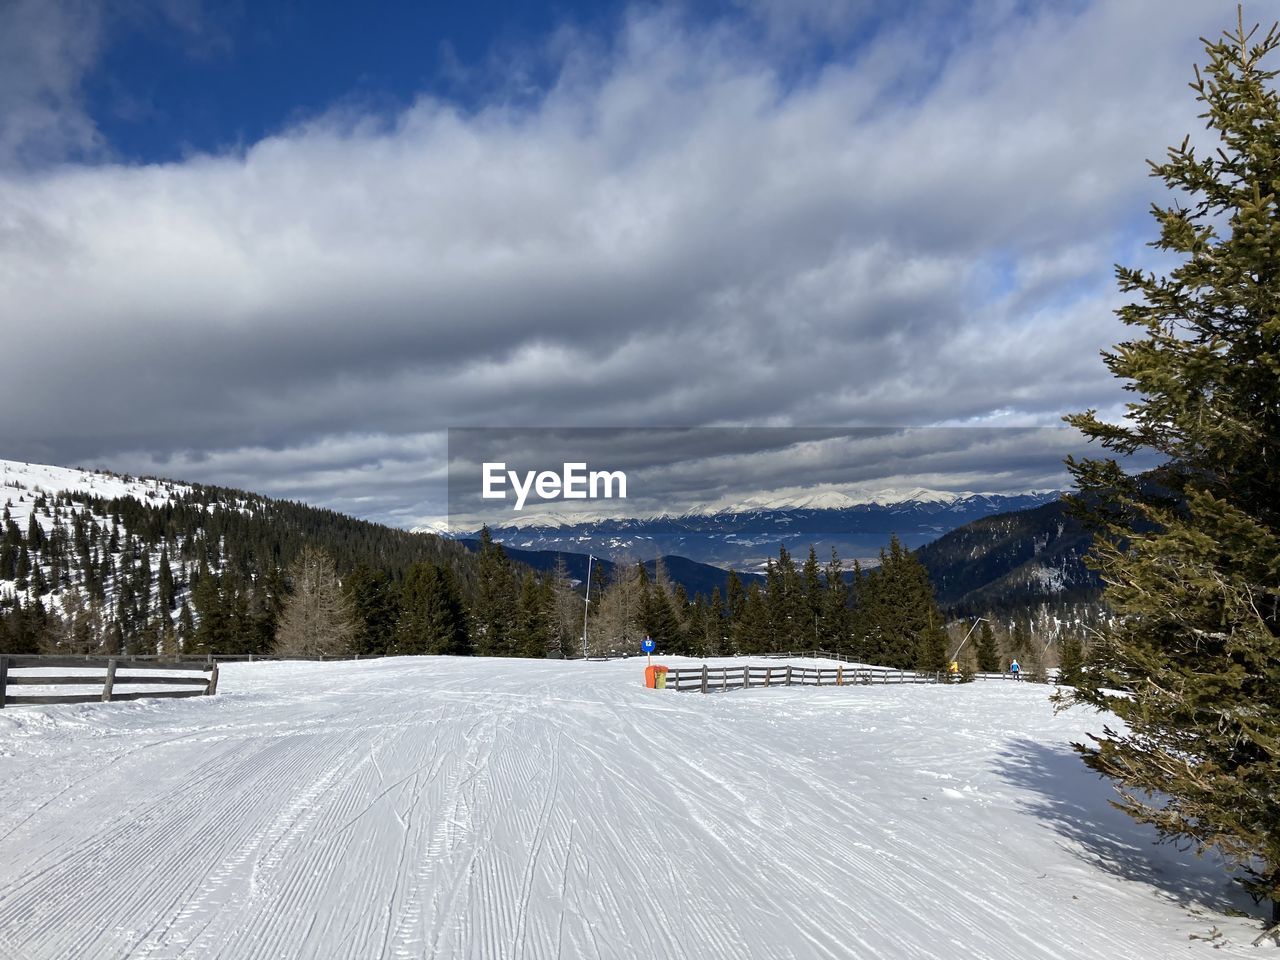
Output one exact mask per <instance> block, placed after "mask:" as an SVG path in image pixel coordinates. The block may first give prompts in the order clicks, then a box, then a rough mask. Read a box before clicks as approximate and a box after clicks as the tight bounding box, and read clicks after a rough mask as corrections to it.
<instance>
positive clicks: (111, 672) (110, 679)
mask: <svg viewBox="0 0 1280 960" xmlns="http://www.w3.org/2000/svg"><path fill="white" fill-rule="evenodd" d="M115 685H116V662H115V660H108V661H107V679H106V682H105V683H103V685H102V700H103V702H104V703H109V702H110V701H111V688H112V687H114V686H115Z"/></svg>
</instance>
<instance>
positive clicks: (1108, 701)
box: [1067, 22, 1280, 923]
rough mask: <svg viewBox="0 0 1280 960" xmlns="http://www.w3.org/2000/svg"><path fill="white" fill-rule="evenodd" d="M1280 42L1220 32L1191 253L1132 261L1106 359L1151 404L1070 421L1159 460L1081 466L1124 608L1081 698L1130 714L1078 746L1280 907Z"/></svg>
mask: <svg viewBox="0 0 1280 960" xmlns="http://www.w3.org/2000/svg"><path fill="white" fill-rule="evenodd" d="M1278 46H1280V30H1278V29H1277V27H1273V28H1272V29H1271V30H1270V31H1268V32H1267V33H1266V34H1265V36H1259V35H1258V34H1257V32H1256V28H1255V30H1254V31H1246V30H1245V28H1244V25H1243V22H1241V23H1240V25H1239V27H1238V28H1237V30H1236V31H1235V32H1232V33H1227V34H1224V35H1223V37H1222V38H1221V39H1219V40H1217V41H1212V42H1207V43H1206V47H1205V49H1206V54H1207V57H1208V65H1207V67H1206V69H1205V71H1204V72H1203V73H1201V72H1200V70H1199V69H1197V71H1196V79H1195V82H1194V83H1193V84H1192V87H1193V89H1194V90H1195V92H1196V95H1197V99H1198V100H1199V101H1200V103H1201V104H1202V106H1203V110H1204V112H1203V114H1202V115H1203V116H1204V117H1205V118H1206V119H1207V121H1208V126H1209V128H1210V130H1211V132H1212V134H1213V135H1215V136H1216V138H1217V140H1218V141H1219V142H1218V144H1217V147H1218V149H1215V150H1211V151H1210V152H1208V153H1206V154H1204V155H1199V154H1198V153H1197V152H1196V150H1195V148H1193V147H1192V146H1191V145H1190V142H1189V139H1188V140H1184V141H1183V142H1182V143H1181V144H1180V145H1179V146H1176V147H1173V148H1171V149H1170V150H1169V152H1168V155H1167V157H1166V159H1165V160H1164V162H1162V163H1159V164H1153V167H1152V169H1153V173H1154V175H1155V176H1157V177H1159V178H1161V179H1162V180H1163V181H1164V182H1165V184H1166V186H1167V187H1169V188H1170V189H1172V190H1177V191H1182V192H1183V194H1184V195H1185V198H1186V202H1185V204H1184V203H1182V202H1176V201H1175V202H1174V203H1173V204H1172V205H1171V206H1168V207H1159V206H1157V207H1155V208H1153V213H1154V216H1155V219H1156V220H1157V222H1158V223H1159V227H1160V234H1159V238H1158V239H1157V240H1156V241H1155V242H1154V244H1153V246H1155V248H1156V249H1157V250H1159V251H1161V253H1162V254H1165V255H1168V256H1169V257H1171V258H1176V260H1177V264H1176V266H1174V267H1173V269H1171V270H1170V271H1169V272H1168V273H1167V274H1164V275H1157V274H1152V273H1146V272H1143V271H1141V270H1136V269H1127V268H1121V269H1119V270H1118V271H1117V275H1118V279H1119V284H1120V288H1121V290H1122V291H1123V292H1125V293H1127V294H1133V295H1135V298H1136V299H1135V301H1134V302H1132V303H1130V304H1128V305H1127V306H1124V307H1122V308H1121V309H1120V310H1119V311H1118V315H1119V317H1120V319H1121V321H1122V322H1123V323H1124V324H1126V325H1127V326H1129V327H1131V328H1133V330H1134V334H1133V339H1131V340H1128V341H1126V342H1124V343H1121V344H1120V345H1118V346H1117V347H1115V348H1114V350H1113V352H1110V353H1107V354H1104V357H1105V362H1106V365H1107V367H1108V368H1109V369H1110V370H1111V372H1112V373H1113V374H1114V375H1115V376H1116V377H1118V378H1120V379H1122V380H1124V381H1125V382H1126V383H1125V386H1126V388H1127V389H1129V390H1131V391H1133V392H1134V393H1135V394H1136V395H1137V399H1135V400H1134V401H1133V402H1131V403H1130V404H1129V405H1128V417H1127V418H1126V421H1125V422H1124V423H1122V424H1111V423H1105V422H1103V421H1102V420H1100V419H1098V417H1097V416H1096V414H1095V412H1094V411H1088V412H1086V413H1083V414H1078V415H1075V416H1071V417H1068V418H1067V419H1068V421H1069V422H1070V423H1072V424H1073V425H1074V426H1076V427H1077V428H1079V429H1080V430H1081V431H1082V432H1084V434H1085V435H1086V436H1088V437H1089V438H1091V439H1094V440H1098V441H1100V442H1101V444H1102V446H1103V447H1104V448H1106V449H1108V450H1111V451H1114V452H1115V453H1118V454H1121V455H1129V454H1132V453H1135V452H1139V451H1146V452H1154V453H1155V454H1157V455H1158V456H1159V457H1160V458H1161V459H1162V460H1163V462H1164V464H1165V465H1164V466H1163V467H1162V468H1160V469H1158V470H1157V471H1156V472H1155V473H1154V475H1153V476H1152V477H1150V478H1146V479H1137V478H1131V477H1128V476H1126V475H1125V474H1124V473H1123V472H1122V470H1121V468H1120V466H1119V465H1118V464H1117V463H1116V462H1115V461H1114V460H1111V459H1084V460H1080V461H1076V460H1071V461H1069V466H1070V468H1071V471H1072V473H1073V475H1074V479H1075V482H1076V485H1077V488H1078V496H1077V497H1076V499H1075V505H1076V507H1077V508H1078V509H1079V510H1080V511H1081V513H1082V515H1084V516H1086V517H1087V518H1088V519H1089V520H1090V521H1091V522H1092V523H1093V524H1094V526H1095V529H1096V533H1095V540H1094V543H1095V546H1094V549H1093V551H1092V561H1093V563H1094V564H1095V566H1096V568H1097V569H1098V570H1099V571H1100V572H1101V574H1102V576H1103V578H1104V580H1105V581H1106V583H1107V588H1106V600H1107V602H1108V604H1109V606H1110V607H1111V609H1112V610H1113V612H1114V613H1115V614H1116V617H1115V620H1114V621H1113V623H1112V624H1111V625H1110V626H1109V627H1108V628H1106V629H1105V630H1104V633H1103V636H1102V637H1101V639H1100V640H1098V641H1096V642H1095V643H1094V652H1093V656H1092V659H1091V664H1090V668H1089V670H1088V672H1087V681H1086V682H1085V683H1084V684H1083V685H1082V686H1080V687H1078V688H1077V689H1076V691H1075V692H1074V693H1073V694H1071V695H1070V698H1071V699H1072V700H1074V701H1077V702H1083V703H1087V704H1091V705H1093V706H1096V707H1098V708H1100V709H1104V710H1108V711H1111V712H1113V713H1115V714H1116V715H1117V716H1119V717H1120V719H1121V720H1122V721H1123V722H1124V726H1123V728H1121V729H1119V730H1116V729H1112V728H1110V727H1107V728H1106V729H1105V730H1104V732H1103V734H1102V735H1101V736H1099V737H1097V738H1095V739H1094V740H1093V742H1092V743H1091V744H1089V745H1084V746H1081V747H1080V750H1081V752H1082V754H1083V755H1084V759H1085V762H1086V763H1087V764H1088V765H1089V766H1090V767H1092V768H1093V769H1094V770H1097V771H1099V772H1100V773H1103V774H1105V775H1107V776H1109V777H1112V778H1113V779H1115V780H1116V782H1117V785H1118V787H1119V789H1120V793H1121V797H1122V800H1121V805H1122V807H1123V808H1124V809H1125V810H1126V811H1127V812H1129V813H1130V814H1131V815H1133V816H1134V817H1135V818H1137V819H1138V820H1140V821H1143V822H1146V823H1150V824H1152V825H1154V826H1155V828H1156V829H1157V830H1158V831H1159V833H1160V835H1161V836H1162V837H1165V838H1169V839H1178V840H1183V841H1188V842H1190V843H1191V844H1193V845H1194V846H1195V847H1197V848H1198V849H1202V848H1208V847H1212V848H1216V849H1218V850H1219V851H1221V852H1222V853H1223V854H1225V855H1226V857H1227V858H1228V860H1229V861H1231V862H1232V863H1233V864H1235V865H1238V866H1239V868H1240V870H1241V871H1242V874H1243V881H1244V883H1245V885H1246V887H1247V888H1248V890H1249V891H1250V892H1251V893H1252V894H1253V895H1254V896H1256V897H1258V898H1260V899H1262V900H1269V901H1270V902H1271V910H1272V917H1273V920H1274V921H1275V922H1278V923H1280V802H1277V795H1276V784H1277V783H1280V696H1277V690H1280V586H1278V584H1280V496H1277V491H1280V457H1278V456H1277V450H1280V312H1278V311H1277V307H1276V304H1277V303H1278V302H1280V258H1278V256H1277V251H1280V206H1278V201H1277V190H1278V189H1280V149H1277V144H1280V95H1278V94H1277V90H1276V83H1275V78H1276V76H1277V71H1276V70H1274V69H1267V68H1266V66H1264V61H1266V59H1267V58H1268V57H1270V56H1273V55H1274V54H1275V51H1276V48H1277V47H1278Z"/></svg>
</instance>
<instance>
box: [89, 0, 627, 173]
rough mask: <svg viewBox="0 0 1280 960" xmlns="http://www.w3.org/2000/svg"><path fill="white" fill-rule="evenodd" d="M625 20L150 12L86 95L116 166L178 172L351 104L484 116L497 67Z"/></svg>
mask: <svg viewBox="0 0 1280 960" xmlns="http://www.w3.org/2000/svg"><path fill="white" fill-rule="evenodd" d="M623 12H624V8H622V7H620V6H616V5H615V6H612V7H611V6H610V5H608V4H599V3H557V4H547V5H543V4H535V3H499V2H491V0H477V2H470V3H458V4H454V3H421V2H420V3H409V2H385V3H381V2H380V3H374V4H355V3H346V2H315V3H300V2H280V0H267V2H255V3H252V4H245V3H228V4H225V5H220V4H211V5H209V6H207V7H203V8H200V9H199V10H198V12H196V13H190V12H188V17H190V19H186V20H183V19H180V18H175V17H173V16H171V15H167V14H166V13H165V11H163V10H155V9H152V10H149V11H145V12H142V13H137V12H134V13H132V14H128V13H125V14H120V15H118V16H117V17H115V18H113V22H112V23H110V24H109V26H108V28H107V29H108V43H107V46H106V47H105V49H104V51H103V55H102V57H101V59H100V60H99V61H98V62H97V63H96V64H95V66H94V67H93V69H92V70H90V71H89V72H88V73H87V74H86V76H85V87H86V90H87V92H88V96H89V108H90V111H91V113H92V115H93V117H94V119H95V121H96V122H97V123H98V126H99V128H100V129H101V131H102V132H103V134H104V135H105V137H106V138H107V140H108V141H109V143H110V144H111V146H112V148H114V150H115V152H116V154H117V155H118V156H119V157H121V158H123V159H127V160H129V161H137V162H155V161H170V160H174V159H178V158H180V157H182V156H183V155H185V154H188V153H190V152H192V151H205V152H218V151H221V150H224V149H227V148H236V147H241V146H244V145H246V144H251V143H254V142H256V141H257V140H260V139H261V138H262V137H264V136H266V135H268V134H270V133H274V132H277V131H279V130H281V129H283V128H285V127H287V126H289V125H291V124H293V123H296V122H298V121H299V120H300V119H303V118H306V117H309V116H316V115H320V114H323V113H324V112H326V111H328V110H329V109H331V108H332V107H334V106H335V105H337V104H342V103H349V104H351V105H352V106H353V107H358V108H362V109H374V110H379V111H385V112H389V113H390V112H394V111H396V110H399V109H403V108H404V107H405V106H407V105H408V104H409V103H411V102H412V101H413V99H414V98H416V97H417V96H419V95H421V94H424V93H430V94H435V95H439V96H447V97H450V98H453V99H456V100H458V101H459V102H462V103H472V104H474V103H475V102H476V100H477V99H478V98H480V97H482V96H484V95H485V94H486V93H488V92H490V91H489V90H488V84H487V82H486V83H484V84H479V83H477V82H470V81H469V79H468V75H469V74H471V75H474V74H478V73H481V72H485V73H487V72H488V69H489V64H490V62H491V59H492V58H493V57H495V56H500V55H502V54H503V53H504V52H505V53H507V54H508V55H512V56H517V57H520V58H521V59H522V61H523V62H524V63H525V64H528V65H529V66H530V67H532V66H533V58H532V57H531V56H530V54H531V52H533V51H536V50H537V49H538V48H539V47H541V46H542V45H543V44H544V43H545V42H546V39H547V38H548V37H549V36H550V35H551V34H553V33H554V32H555V31H557V30H561V29H564V28H565V27H566V26H573V27H574V28H576V29H581V30H585V31H589V32H592V33H594V34H600V33H601V32H602V31H603V32H605V33H607V31H608V27H609V26H610V25H611V23H612V22H613V21H614V20H616V18H618V17H620V16H621V15H622V14H623ZM528 79H530V80H532V81H534V82H537V83H545V82H547V80H548V79H549V76H548V75H547V74H546V73H545V72H544V73H543V74H542V75H537V74H536V73H535V74H533V75H531V76H530V77H529V78H528Z"/></svg>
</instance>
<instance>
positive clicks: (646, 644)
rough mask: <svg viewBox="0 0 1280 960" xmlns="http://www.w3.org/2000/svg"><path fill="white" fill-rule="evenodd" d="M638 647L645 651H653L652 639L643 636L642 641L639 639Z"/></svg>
mask: <svg viewBox="0 0 1280 960" xmlns="http://www.w3.org/2000/svg"><path fill="white" fill-rule="evenodd" d="M640 649H641V650H643V651H644V652H645V653H653V641H652V640H651V639H649V638H648V637H645V638H644V639H643V640H642V641H640Z"/></svg>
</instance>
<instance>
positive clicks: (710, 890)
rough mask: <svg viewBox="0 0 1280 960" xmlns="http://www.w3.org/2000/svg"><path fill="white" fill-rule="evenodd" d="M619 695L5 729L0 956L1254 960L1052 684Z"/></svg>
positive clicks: (277, 678)
mask: <svg viewBox="0 0 1280 960" xmlns="http://www.w3.org/2000/svg"><path fill="white" fill-rule="evenodd" d="M670 662H672V663H673V665H674V663H675V661H670ZM642 666H643V661H639V660H631V661H618V662H613V663H556V662H537V661H533V662H530V661H504V660H485V659H448V658H414V659H391V660H382V661H366V662H360V663H346V664H332V663H330V664H284V663H281V664H271V663H267V664H263V663H258V664H240V665H233V666H228V667H226V669H225V670H224V672H223V678H222V682H221V688H222V690H223V691H224V692H223V693H221V694H219V695H218V696H217V697H214V698H200V699H195V700H185V701H139V702H133V703H115V704H101V705H97V704H95V705H87V706H79V707H44V708H14V709H7V710H4V711H3V712H0V765H2V766H3V770H4V774H3V776H0V851H3V854H2V855H0V956H3V957H4V958H6V960H45V958H79V957H93V958H101V960H107V958H125V957H128V958H159V957H178V956H185V957H191V958H201V960H211V958H226V960H255V958H268V957H271V958H278V957H298V958H304V957H305V958H329V957H342V958H346V957H350V958H361V960H365V958H375V957H406V958H407V957H413V958H418V957H474V958H486V960H491V958H509V957H526V958H552V957H646V958H648V957H657V958H678V957H687V958H714V957H733V958H738V957H762V958H763V957H768V958H786V957H792V958H815V957H817V958H822V957H866V958H900V957H907V958H915V957H920V958H923V957H938V958H948V960H951V958H960V957H982V958H995V960H1003V958H1009V960H1015V958H1016V960H1031V958H1067V957H1084V958H1090V957H1096V958H1108V960H1109V958H1114V957H1138V958H1145V957H1150V958H1170V957H1185V956H1203V957H1211V956H1212V957H1221V956H1223V955H1228V956H1231V955H1234V956H1250V957H1254V958H1258V957H1261V956H1264V955H1268V956H1270V955H1276V953H1277V952H1276V951H1274V950H1271V949H1270V948H1267V949H1260V950H1251V949H1248V948H1247V947H1244V946H1242V944H1243V943H1247V938H1249V937H1251V935H1252V932H1253V928H1252V927H1251V926H1250V925H1249V924H1248V923H1247V922H1246V921H1243V920H1235V919H1230V918H1226V917H1224V916H1223V915H1222V914H1221V913H1220V912H1219V911H1220V910H1221V909H1222V908H1223V907H1225V906H1227V905H1229V904H1232V903H1234V905H1235V906H1247V905H1248V903H1247V901H1245V902H1244V903H1243V904H1242V903H1241V902H1240V901H1239V900H1238V899H1236V900H1232V899H1231V896H1232V895H1231V893H1230V891H1229V890H1228V885H1227V883H1226V881H1225V880H1224V878H1223V877H1222V876H1221V875H1220V874H1219V872H1218V871H1217V869H1216V867H1214V866H1213V865H1212V864H1208V863H1205V862H1201V861H1196V860H1195V859H1194V858H1190V857H1186V856H1179V855H1178V854H1177V853H1176V852H1175V851H1172V850H1170V849H1168V848H1163V847H1162V848H1153V847H1151V846H1150V844H1149V842H1148V840H1149V838H1148V836H1147V834H1146V833H1145V832H1144V831H1142V830H1141V829H1139V828H1138V827H1136V826H1135V825H1133V824H1132V823H1130V822H1129V821H1128V820H1127V819H1126V818H1125V817H1123V816H1122V815H1121V814H1119V813H1117V812H1115V811H1114V810H1112V809H1110V808H1109V807H1108V806H1107V802H1106V801H1107V797H1108V795H1109V788H1108V787H1107V786H1106V785H1105V784H1103V783H1101V782H1099V781H1098V780H1097V779H1096V778H1095V777H1094V776H1092V775H1091V774H1089V773H1088V772H1087V771H1086V770H1085V769H1084V768H1083V767H1082V766H1081V765H1080V763H1079V761H1078V760H1077V759H1076V758H1075V757H1074V756H1072V755H1071V752H1070V749H1069V746H1068V743H1069V741H1070V740H1072V739H1074V738H1079V737H1080V736H1081V735H1082V733H1083V731H1084V730H1086V729H1088V728H1091V727H1092V728H1096V727H1097V726H1098V725H1099V723H1098V718H1097V717H1096V716H1092V715H1087V714H1066V715H1060V716H1055V715H1054V713H1053V711H1052V709H1051V707H1050V704H1049V703H1048V702H1047V700H1046V697H1047V694H1048V692H1049V691H1048V690H1047V689H1046V688H1045V687H1039V686H1033V685H1030V684H1012V683H995V682H988V683H977V684H971V685H966V686H957V687H923V686H922V687H910V686H901V687H899V686H880V687H874V686H873V687H845V688H822V689H814V688H804V689H800V688H791V689H787V688H773V689H769V690H751V691H737V692H729V693H723V694H713V695H707V696H704V695H701V694H697V693H674V692H670V691H648V690H645V689H643V688H642V687H641V686H640V674H641V667H642ZM1215 927H1216V928H1217V930H1218V931H1220V937H1219V940H1218V943H1217V945H1220V946H1222V949H1219V950H1215V949H1213V947H1214V944H1211V943H1209V942H1207V941H1203V940H1199V939H1190V937H1191V935H1196V936H1209V935H1210V931H1211V930H1212V929H1213V928H1215Z"/></svg>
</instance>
